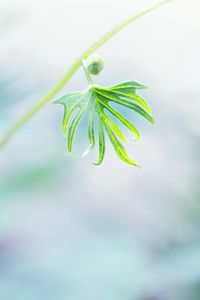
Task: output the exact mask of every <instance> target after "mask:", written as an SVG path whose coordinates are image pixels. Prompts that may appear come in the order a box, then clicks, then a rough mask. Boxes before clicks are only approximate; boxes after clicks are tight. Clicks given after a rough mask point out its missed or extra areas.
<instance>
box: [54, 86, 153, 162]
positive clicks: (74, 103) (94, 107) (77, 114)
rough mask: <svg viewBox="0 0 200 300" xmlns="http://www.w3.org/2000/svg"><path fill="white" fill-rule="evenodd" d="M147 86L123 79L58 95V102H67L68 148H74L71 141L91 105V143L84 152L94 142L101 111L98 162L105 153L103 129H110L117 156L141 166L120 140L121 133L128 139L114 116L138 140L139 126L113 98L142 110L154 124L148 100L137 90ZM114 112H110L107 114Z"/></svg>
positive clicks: (130, 107) (127, 105) (64, 126)
mask: <svg viewBox="0 0 200 300" xmlns="http://www.w3.org/2000/svg"><path fill="white" fill-rule="evenodd" d="M144 88H146V87H145V86H144V85H141V84H139V83H137V82H135V81H128V82H123V83H120V84H117V85H114V86H112V87H101V86H95V85H92V84H91V85H90V87H89V88H88V89H87V90H86V91H83V92H80V93H70V94H66V95H64V96H63V97H61V98H59V99H57V100H56V101H55V103H59V104H62V105H64V117H63V132H64V134H66V132H67V128H68V125H69V122H70V120H71V119H72V121H71V124H70V125H69V130H68V150H69V151H72V144H73V139H74V135H75V132H76V129H77V127H78V125H79V123H80V121H81V118H82V116H83V115H84V113H85V112H86V110H87V109H89V122H88V139H89V147H88V149H87V150H86V151H85V152H84V154H83V156H85V155H87V154H88V153H89V152H90V151H91V149H92V148H94V145H95V128H94V121H95V115H98V140H99V156H98V160H97V162H96V163H94V164H95V165H100V164H101V163H102V161H103V159H104V155H105V134H104V129H105V130H106V132H107V133H108V137H109V139H110V141H111V144H112V146H113V148H114V149H115V152H116V154H117V156H118V157H119V158H120V159H121V160H122V161H123V162H125V163H128V164H130V165H134V166H137V167H139V165H138V164H137V163H136V162H134V161H133V160H132V159H131V158H130V157H129V156H128V154H127V152H126V150H125V148H124V147H123V145H122V144H121V143H120V142H119V140H118V138H117V137H119V138H120V139H121V140H123V141H127V139H126V137H125V136H124V134H123V132H122V131H121V129H120V128H119V127H118V125H117V124H116V123H115V122H114V121H113V119H112V116H114V118H116V119H117V120H118V121H120V122H121V123H122V124H123V125H124V126H126V127H127V128H128V129H129V130H130V131H131V132H133V133H134V135H135V136H136V140H138V139H139V138H140V133H139V131H138V129H137V128H136V127H135V126H134V125H133V124H132V122H130V121H129V120H128V119H127V118H126V117H125V116H124V115H122V114H121V113H120V112H119V111H118V110H116V109H114V108H113V107H112V106H111V105H110V102H114V103H117V104H120V106H123V107H126V108H129V109H131V110H133V111H134V112H136V113H138V114H140V115H141V116H143V117H144V118H145V119H147V120H148V121H149V122H151V123H152V124H155V121H154V119H153V118H152V116H151V109H150V107H149V105H148V104H147V102H146V101H145V100H144V99H142V98H141V97H140V96H138V95H137V94H136V91H137V90H138V89H144ZM106 111H108V112H110V113H111V116H109V115H108V114H106Z"/></svg>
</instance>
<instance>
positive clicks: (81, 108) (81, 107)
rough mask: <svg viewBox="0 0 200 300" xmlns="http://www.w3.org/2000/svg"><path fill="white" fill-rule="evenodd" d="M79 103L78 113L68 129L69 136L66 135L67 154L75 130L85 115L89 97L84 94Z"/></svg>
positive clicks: (70, 149) (70, 147)
mask: <svg viewBox="0 0 200 300" xmlns="http://www.w3.org/2000/svg"><path fill="white" fill-rule="evenodd" d="M81 101H82V102H80V103H79V111H78V113H77V114H76V116H75V117H74V119H73V121H72V123H71V125H70V127H69V134H68V150H69V152H71V151H72V143H73V139H74V134H75V130H76V128H77V126H78V124H79V122H80V120H81V118H82V116H83V114H84V113H85V111H86V109H87V106H88V104H89V101H90V95H88V94H84V95H83V96H82V97H81Z"/></svg>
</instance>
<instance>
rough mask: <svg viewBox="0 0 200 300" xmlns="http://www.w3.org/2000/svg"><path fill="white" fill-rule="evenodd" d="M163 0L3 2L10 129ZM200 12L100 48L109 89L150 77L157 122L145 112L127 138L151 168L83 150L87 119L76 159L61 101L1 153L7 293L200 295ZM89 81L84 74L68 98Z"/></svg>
mask: <svg viewBox="0 0 200 300" xmlns="http://www.w3.org/2000/svg"><path fill="white" fill-rule="evenodd" d="M155 2H156V1H150V0H142V1H136V0H123V1H122V0H109V1H108V0H84V1H83V0H56V1H55V0H43V1H40V0H0V42H1V43H0V125H1V126H0V128H1V129H0V136H1V138H2V137H3V135H4V133H5V132H6V130H7V129H8V128H9V126H10V125H12V124H13V123H14V122H15V121H16V120H18V119H19V118H20V116H22V115H23V113H24V112H25V111H26V110H27V109H28V108H29V107H30V106H31V105H33V104H34V103H35V102H36V101H38V99H39V98H40V97H41V96H43V95H44V94H45V93H46V92H47V91H48V90H49V89H50V88H51V87H53V86H54V85H55V83H56V82H57V81H58V80H59V78H60V77H61V76H62V74H63V73H64V72H65V71H66V69H67V68H68V67H69V65H70V64H71V63H72V61H73V60H74V59H75V58H76V57H77V56H79V55H80V54H81V53H82V52H83V50H85V49H86V48H87V47H88V46H89V45H90V44H91V43H93V42H94V41H95V40H96V39H98V38H99V37H100V36H101V35H102V34H104V33H105V32H106V31H108V30H109V29H110V28H111V27H113V26H114V25H115V24H116V23H118V22H119V21H121V20H123V19H124V18H126V17H127V16H129V15H130V14H132V13H134V12H137V11H138V10H140V9H144V8H145V7H148V6H149V5H152V4H154V3H155ZM199 10H200V3H199V1H198V0H190V1H188V0H175V1H173V2H172V3H171V4H169V5H166V6H164V7H162V8H161V9H159V10H157V11H154V12H152V13H151V14H148V15H146V16H145V17H144V18H142V19H140V20H138V21H137V22H136V23H135V24H132V25H130V26H129V27H127V28H126V29H125V30H123V31H122V32H121V33H120V34H118V35H117V36H116V37H115V38H113V40H111V41H110V42H109V43H108V44H106V45H105V46H104V47H102V48H101V49H100V50H99V51H98V54H100V55H102V56H103V57H104V59H105V69H104V71H103V72H102V73H101V75H100V76H98V77H97V78H96V79H95V80H96V82H97V83H98V84H102V85H105V86H106V85H111V84H115V83H117V82H120V81H126V80H136V81H138V82H141V83H144V84H146V85H148V86H149V89H148V90H145V91H142V92H141V95H143V96H144V97H145V98H146V99H148V101H149V103H150V105H151V106H152V108H153V112H154V118H155V119H156V121H157V125H156V127H153V126H151V125H150V124H149V123H148V122H145V120H144V119H140V118H137V119H136V120H135V123H136V124H137V127H138V128H139V129H140V131H141V133H142V138H141V140H140V141H139V142H138V143H134V141H133V137H132V136H131V135H130V136H129V137H130V141H131V142H130V143H129V144H128V147H127V148H128V151H129V153H130V155H131V156H132V157H133V159H134V160H135V161H137V162H139V163H140V164H141V165H142V169H141V170H140V169H137V168H134V167H131V166H128V165H125V164H123V163H122V162H121V161H120V160H119V159H118V158H117V157H116V155H115V153H114V151H113V149H112V147H111V146H110V144H109V142H108V141H107V149H106V157H105V160H104V163H103V164H102V165H101V166H100V167H95V166H93V165H92V162H93V161H95V160H96V157H97V152H96V151H94V153H91V155H89V156H88V157H86V158H85V159H81V154H82V153H83V151H84V150H85V148H86V147H87V144H88V141H87V131H86V121H85V123H83V125H82V126H80V127H79V130H78V134H77V135H76V138H75V144H74V152H73V154H68V152H67V150H66V141H65V140H64V138H63V136H62V132H61V122H62V114H63V111H62V110H63V108H62V107H61V106H59V105H58V106H56V105H51V104H49V105H47V106H46V107H44V108H43V109H42V110H41V111H40V112H39V113H38V114H37V115H36V116H35V117H34V118H33V119H32V120H31V121H30V122H29V123H27V124H26V125H25V126H24V127H23V128H22V129H21V130H20V131H19V132H18V133H17V134H16V135H15V136H14V137H13V139H12V140H11V141H10V143H9V144H8V145H7V146H6V147H5V148H4V149H2V150H1V152H0V299H1V300H13V299H15V300H36V299H37V300H44V299H48V300H66V299H67V300H91V299H92V300H94V299H95V300H102V299H104V300H111V299H113V300H199V299H200V236H199V228H200V119H199V115H200V102H199V96H200V84H199V68H200V61H199V53H200V35H199V33H200V19H199ZM86 86H87V83H86V80H85V77H84V74H83V72H82V70H79V72H78V73H77V74H76V75H75V76H74V77H73V79H72V80H71V81H70V82H69V83H68V84H67V86H66V87H65V88H64V89H63V91H62V92H61V93H60V95H61V94H62V93H63V92H67V91H68V92H69V91H70V92H71V91H78V90H82V89H84V88H85V87H86ZM132 115H133V113H132V114H131V115H130V117H134V116H132ZM127 134H128V132H127Z"/></svg>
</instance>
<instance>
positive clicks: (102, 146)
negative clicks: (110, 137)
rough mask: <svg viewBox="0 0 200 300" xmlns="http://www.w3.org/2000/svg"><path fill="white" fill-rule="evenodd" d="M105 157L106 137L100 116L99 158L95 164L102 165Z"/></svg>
mask: <svg viewBox="0 0 200 300" xmlns="http://www.w3.org/2000/svg"><path fill="white" fill-rule="evenodd" d="M104 155H105V135H104V130H103V124H102V120H101V116H100V115H99V157H98V161H97V162H95V163H93V164H94V165H96V166H98V165H100V164H101V163H102V161H103V159H104Z"/></svg>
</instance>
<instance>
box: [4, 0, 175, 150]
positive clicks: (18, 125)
mask: <svg viewBox="0 0 200 300" xmlns="http://www.w3.org/2000/svg"><path fill="white" fill-rule="evenodd" d="M170 1H172V0H164V1H161V2H159V3H158V4H156V5H154V6H152V7H150V8H147V9H145V10H144V11H141V12H140V13H138V14H136V15H133V16H131V17H130V18H128V19H126V20H125V21H123V22H122V23H120V24H118V25H116V26H115V27H114V28H113V29H111V30H110V31H109V32H108V33H107V34H105V35H104V36H103V37H102V38H100V39H99V40H98V41H96V42H95V43H94V44H92V46H90V47H89V48H88V49H87V50H86V51H85V52H83V54H82V55H81V56H80V57H79V58H77V59H76V60H75V61H74V63H73V64H72V65H71V67H70V68H69V69H68V71H67V72H66V73H65V75H64V76H63V77H62V79H61V80H60V81H59V82H58V84H57V85H56V86H55V87H54V88H53V89H52V90H51V91H50V92H49V93H48V94H47V95H46V96H44V97H43V98H42V99H40V100H39V101H38V102H37V103H36V104H35V105H33V107H32V108H31V109H30V110H28V111H27V113H25V115H24V116H23V117H22V118H21V119H20V120H19V121H17V122H16V123H15V124H14V125H13V126H12V127H11V128H10V129H8V131H7V133H6V134H5V136H4V138H3V139H2V141H1V142H0V148H3V146H5V145H6V144H7V143H8V141H9V140H10V139H11V137H12V136H13V135H14V134H15V133H16V131H17V130H18V129H19V128H21V127H22V126H23V125H24V124H25V123H26V122H27V121H28V120H29V119H31V117H32V116H34V115H35V114H36V113H37V112H38V111H39V110H40V109H41V108H42V107H43V106H44V105H45V104H47V103H48V102H49V100H50V99H52V98H53V97H54V96H55V95H56V94H57V93H58V92H59V91H60V90H61V89H62V88H63V87H64V86H65V84H66V83H67V82H68V81H69V80H70V79H71V78H72V76H73V75H74V74H75V73H76V71H77V70H78V69H79V67H80V66H81V64H82V61H83V59H86V58H88V57H89V56H90V55H91V54H92V53H94V52H95V51H96V50H97V49H99V48H100V47H102V46H103V45H104V44H105V43H106V42H108V41H109V40H110V39H111V38H112V37H113V36H115V35H116V34H117V33H118V32H120V31H121V30H122V29H123V28H124V27H126V26H127V25H129V24H130V23H132V22H134V21H136V20H137V19H139V18H141V17H143V16H144V15H146V14H147V13H150V12H151V11H153V10H155V9H157V8H159V7H161V6H162V5H164V4H167V3H168V2H170Z"/></svg>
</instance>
